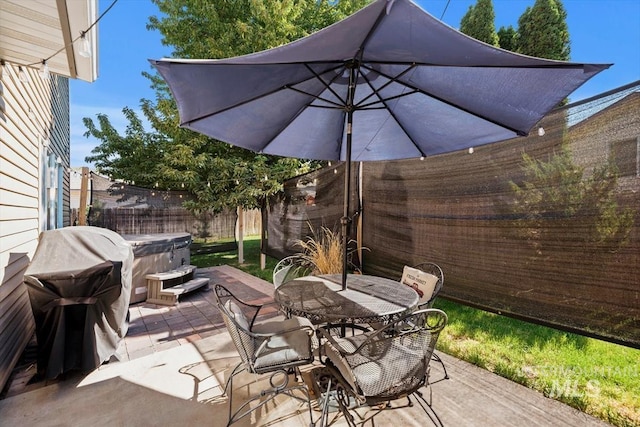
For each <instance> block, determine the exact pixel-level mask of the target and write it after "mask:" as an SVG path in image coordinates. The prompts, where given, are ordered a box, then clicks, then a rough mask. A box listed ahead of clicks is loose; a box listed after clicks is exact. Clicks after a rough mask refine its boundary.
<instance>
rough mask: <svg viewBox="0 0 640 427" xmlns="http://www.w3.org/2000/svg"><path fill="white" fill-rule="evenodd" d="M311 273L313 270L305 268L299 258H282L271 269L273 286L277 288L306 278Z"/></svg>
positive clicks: (293, 256) (294, 256)
mask: <svg viewBox="0 0 640 427" xmlns="http://www.w3.org/2000/svg"><path fill="white" fill-rule="evenodd" d="M312 271H313V269H312V268H311V267H309V266H307V265H306V264H305V262H304V260H303V259H302V258H300V257H299V256H296V255H292V256H288V257H286V258H282V259H281V260H280V261H279V262H278V263H277V264H276V266H275V267H274V269H273V286H275V287H276V288H277V287H278V286H280V285H282V284H284V283H287V282H288V281H289V280H292V279H296V278H298V277H303V276H308V275H310V274H311V273H312Z"/></svg>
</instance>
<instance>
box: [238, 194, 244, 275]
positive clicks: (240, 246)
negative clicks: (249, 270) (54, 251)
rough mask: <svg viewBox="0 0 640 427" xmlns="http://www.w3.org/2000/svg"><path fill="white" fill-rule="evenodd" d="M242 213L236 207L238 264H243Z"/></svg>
mask: <svg viewBox="0 0 640 427" xmlns="http://www.w3.org/2000/svg"><path fill="white" fill-rule="evenodd" d="M243 235H244V212H243V210H242V207H240V206H238V263H239V264H244V242H243Z"/></svg>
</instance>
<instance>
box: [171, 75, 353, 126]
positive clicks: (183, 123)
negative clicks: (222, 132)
mask: <svg viewBox="0 0 640 427" xmlns="http://www.w3.org/2000/svg"><path fill="white" fill-rule="evenodd" d="M305 65H306V64H305ZM340 65H341V66H343V65H342V64H340ZM307 68H308V69H309V71H310V72H311V73H312V74H313V75H314V76H315V77H316V78H317V79H318V80H320V81H321V82H322V84H323V85H324V86H325V87H327V84H326V82H325V81H324V80H323V79H322V77H320V76H319V75H318V74H317V73H316V72H315V71H313V70H312V69H311V68H309V67H308V66H307ZM339 68H340V66H336V67H334V68H330V69H329V70H327V71H330V70H337V69H339ZM325 72H326V71H325ZM309 78H310V77H309ZM300 83H302V81H299V82H296V83H293V84H294V85H297V84H300ZM283 89H290V90H293V91H295V92H298V93H301V94H303V95H306V96H310V97H312V98H315V99H318V100H321V101H324V102H327V103H329V104H334V105H336V106H338V107H340V108H344V106H343V105H340V104H339V103H337V102H335V101H331V100H329V99H325V98H322V97H320V96H318V95H314V94H312V93H309V92H305V91H303V90H300V89H297V88H295V87H293V86H292V85H290V84H289V85H284V86H281V87H278V88H275V89H273V90H271V91H269V92H265V93H262V94H260V95H257V96H254V97H252V98H249V99H246V100H244V101H241V102H238V103H236V104H233V105H229V106H227V107H225V108H223V109H221V110H218V111H215V112H213V113H209V114H204V115H201V116H198V117H193V118H192V119H191V120H189V121H187V122H182V123H180V126H183V125H188V124H191V123H193V122H195V121H198V120H202V119H206V118H207V117H212V116H215V115H217V114H220V113H224V112H225V111H229V110H232V109H234V108H237V107H240V106H242V105H245V104H248V103H250V102H253V101H255V100H257V99H260V98H264V97H265V96H269V95H272V94H274V93H276V92H278V91H280V90H283ZM329 89H330V90H331V91H332V92H333V90H332V89H331V88H329ZM334 94H335V92H334ZM335 95H336V97H337V98H338V99H340V100H341V101H342V99H341V98H340V96H338V95H337V94H335ZM325 108H331V107H325Z"/></svg>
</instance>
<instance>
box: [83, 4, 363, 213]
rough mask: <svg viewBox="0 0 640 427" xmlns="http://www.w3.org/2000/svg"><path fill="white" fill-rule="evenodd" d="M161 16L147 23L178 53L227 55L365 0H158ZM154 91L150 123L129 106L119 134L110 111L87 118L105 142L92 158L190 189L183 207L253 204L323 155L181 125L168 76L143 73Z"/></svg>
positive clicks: (290, 35)
mask: <svg viewBox="0 0 640 427" xmlns="http://www.w3.org/2000/svg"><path fill="white" fill-rule="evenodd" d="M153 2H154V3H155V4H156V6H157V7H158V10H159V12H160V13H161V14H160V15H159V16H151V17H150V18H149V23H148V25H147V29H149V30H155V31H159V32H160V33H161V34H162V43H163V44H164V45H166V46H170V47H171V48H172V49H173V52H172V55H171V56H173V57H182V58H223V57H230V56H236V55H242V54H247V53H251V52H255V51H260V50H264V49H267V48H271V47H275V46H278V45H282V44H284V43H287V42H289V41H292V40H294V39H297V38H300V37H303V36H306V35H308V34H310V33H312V32H314V31H316V30H318V29H320V28H322V27H325V26H327V25H329V24H331V23H333V22H335V21H337V20H339V19H342V18H344V17H345V16H347V15H348V14H350V13H353V12H354V11H355V10H357V9H359V8H361V7H362V6H364V5H365V4H366V3H368V1H365V0H342V1H339V2H335V1H331V0H321V1H317V0H235V1H215V2H207V1H202V0H153ZM143 74H144V75H145V76H146V77H148V78H149V79H150V81H151V87H152V88H153V89H154V90H155V91H156V98H155V100H154V101H152V100H148V99H143V100H141V107H142V111H143V114H144V116H145V117H146V119H147V120H148V122H149V123H150V124H151V128H152V129H151V131H146V130H145V129H144V128H143V126H142V121H141V120H140V118H139V117H138V116H137V115H136V114H135V112H133V110H131V109H130V108H128V107H125V108H124V109H123V112H124V114H125V117H126V118H127V120H128V121H129V125H128V126H127V129H126V131H125V134H124V135H120V134H119V133H118V132H117V131H116V130H115V129H114V127H113V126H112V125H111V123H110V121H109V118H108V117H107V116H106V115H98V116H97V119H98V123H97V125H96V124H95V123H94V122H93V120H92V119H91V118H85V119H84V123H85V126H86V127H87V132H86V135H91V136H93V137H95V138H97V139H98V140H100V141H101V142H100V144H99V145H98V146H97V147H96V148H95V149H94V150H93V151H92V155H91V156H88V157H87V158H86V160H87V161H89V162H93V163H94V164H95V166H96V169H97V170H98V172H100V173H104V174H106V175H109V176H111V177H112V178H118V179H122V180H125V181H128V182H135V184H136V185H141V186H148V187H156V186H157V187H160V188H162V189H181V190H182V189H184V190H186V191H189V192H190V193H191V194H192V195H193V196H194V197H193V198H192V199H191V200H189V201H187V202H185V206H186V207H187V208H189V209H191V210H192V211H194V212H196V213H202V212H204V211H207V210H210V209H212V210H214V211H218V210H221V209H223V208H225V207H235V206H243V207H254V206H258V205H259V204H260V201H261V200H262V199H263V198H264V197H267V196H269V195H271V194H273V193H275V192H277V191H279V190H280V189H281V187H282V184H281V183H282V181H283V180H285V179H287V178H289V177H292V176H295V175H297V174H300V173H304V172H307V171H309V170H310V169H312V168H314V167H316V166H317V164H318V162H311V161H305V160H296V159H286V158H280V157H272V156H264V155H260V154H256V153H252V152H250V151H248V150H243V149H240V148H236V147H232V146H230V145H229V144H226V143H223V142H220V141H215V140H213V139H211V138H208V137H206V136H204V135H201V134H198V133H195V132H192V131H190V130H187V129H184V128H180V127H179V116H178V112H177V108H176V105H175V102H174V100H173V98H172V96H171V94H170V92H169V90H168V88H167V86H166V84H165V83H164V81H163V80H162V79H161V78H160V77H159V76H158V75H157V74H152V73H147V72H144V73H143Z"/></svg>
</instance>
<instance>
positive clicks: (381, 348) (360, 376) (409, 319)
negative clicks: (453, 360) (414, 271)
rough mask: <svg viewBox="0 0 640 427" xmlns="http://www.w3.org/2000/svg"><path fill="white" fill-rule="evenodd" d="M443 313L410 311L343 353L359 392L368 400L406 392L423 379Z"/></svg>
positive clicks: (423, 380)
mask: <svg viewBox="0 0 640 427" xmlns="http://www.w3.org/2000/svg"><path fill="white" fill-rule="evenodd" d="M446 324H447V315H446V313H444V312H443V311H441V310H438V309H433V308H430V309H423V310H418V311H414V312H413V313H411V314H408V315H406V316H404V317H402V318H400V319H397V320H395V321H393V322H391V323H389V324H388V325H386V326H385V327H384V328H382V329H379V330H378V331H376V332H375V333H373V334H371V335H369V337H368V338H367V339H366V340H365V341H364V342H362V343H360V345H359V346H358V347H357V349H355V350H354V351H353V352H352V353H350V354H343V357H344V358H345V359H346V360H347V363H348V365H349V366H350V369H351V370H352V374H353V376H352V379H353V380H354V381H355V382H357V387H358V388H359V392H360V393H362V395H363V396H364V397H366V398H367V399H369V400H372V399H373V400H376V399H377V400H393V399H397V398H400V397H403V396H405V395H409V394H411V393H413V392H414V391H416V390H417V389H419V388H420V387H422V385H424V383H425V382H426V380H427V375H428V368H429V362H430V361H431V356H432V354H433V350H434V349H435V346H436V342H437V341H438V337H439V335H440V332H441V331H442V329H443V328H444V327H445V325H446Z"/></svg>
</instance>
